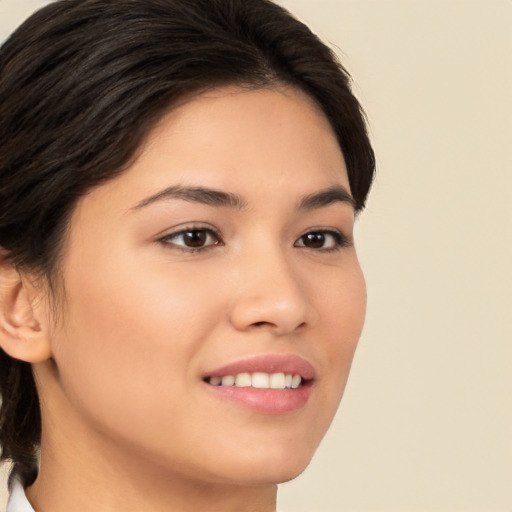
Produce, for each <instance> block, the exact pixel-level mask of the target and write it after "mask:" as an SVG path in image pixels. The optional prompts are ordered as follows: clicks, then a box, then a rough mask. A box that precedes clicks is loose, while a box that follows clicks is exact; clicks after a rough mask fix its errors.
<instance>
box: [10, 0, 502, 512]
mask: <svg viewBox="0 0 512 512" xmlns="http://www.w3.org/2000/svg"><path fill="white" fill-rule="evenodd" d="M42 3H43V2H41V1H36V0H32V1H29V0H0V39H3V38H5V37H6V36H7V34H8V33H9V31H10V30H12V29H13V28H14V26H15V25H16V24H17V23H18V22H19V21H21V20H22V19H23V18H24V17H25V16H26V15H27V14H28V13H29V12H30V11H31V10H33V9H34V8H36V7H37V6H38V5H42ZM281 3H282V4H283V5H285V6H287V7H289V8H290V9H291V10H292V11H293V12H294V13H296V14H297V15H298V16H299V17H300V18H301V19H303V20H304V21H306V22H307V23H308V24H309V25H310V26H312V28H313V29H314V30H315V31H316V32H317V33H318V34H319V35H321V37H323V38H324V39H325V40H327V41H329V42H330V43H331V44H333V45H335V46H336V47H338V49H339V54H340V56H341V58H342V61H343V63H344V64H345V65H346V67H347V68H348V69H349V70H350V72H351V73H352V75H353V76H354V79H355V86H356V91H357V94H358V96H359V97H360V99H361V100H362V102H363V104H364V106H365V108H366V110H367V113H368V115H369V118H370V121H371V130H372V137H373V140H374V144H375V149H376V151H377V155H378V166H379V167H378V171H379V176H378V179H377V182H376V184H375V188H374V190H373V192H372V194H371V198H370V202H369V206H368V209H367V210H366V211H365V212H364V213H363V215H362V217H361V219H360V223H359V227H358V231H359V233H358V244H359V252H360V256H361V260H362V263H363V265H364V268H365V271H366V276H367V281H368V287H369V307H368V320H367V326H366V329H365V332H364V334H363V338H362V340H361V345H360V347H359V350H358V353H357V357H356V360H355V363H354V367H353V371H352V377H351V381H350V383H349V386H348V389H347V392H346V396H345V399H344V403H343V405H342V408H341V410H340V413H339V414H338V417H337V419H336V421H335V423H334V425H333V427H332V429H331V431H330V433H329V434H328V436H327V438H326V440H325V442H324V443H323V445H322V446H321V448H320V449H319V451H318V453H317V456H316V458H315V459H314V461H313V463H312V464H311V466H310V468H309V469H308V470H307V471H306V472H305V473H304V475H303V476H301V477H300V478H299V479H297V480H296V481H294V482H293V483H289V484H286V485H284V486H283V487H282V490H281V499H280V507H281V508H282V509H283V510H286V511H290V512H306V511H307V512H340V511H350V512H363V511H364V512H384V511H390V512H391V511H392V512H420V511H421V512H423V511H425V512H426V511H435V512H458V511H460V512H473V511H474V512H494V511H496V512H498V511H503V512H505V511H506V512H511V511H512V319H511V317H512V263H511V262H512V226H511V224H512V223H511V219H512V192H511V191H512V157H511V146H512V122H511V117H512V101H511V96H510V94H511V91H512V71H511V70H512V66H511V64H512V62H511V57H512V51H511V50H512V35H511V32H512V1H510V0H474V1H471V0H444V1H436V0H357V1H356V0H353V1H349V0H282V2H281Z"/></svg>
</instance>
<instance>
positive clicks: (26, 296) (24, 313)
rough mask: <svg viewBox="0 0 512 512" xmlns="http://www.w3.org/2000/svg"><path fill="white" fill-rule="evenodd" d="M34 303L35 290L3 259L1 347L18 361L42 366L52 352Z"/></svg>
mask: <svg viewBox="0 0 512 512" xmlns="http://www.w3.org/2000/svg"><path fill="white" fill-rule="evenodd" d="M33 303H34V289H33V287H32V286H31V285H30V284H29V282H28V281H27V280H25V279H23V277H22V275H21V274H20V272H19V271H18V270H17V269H16V268H15V267H14V266H13V265H11V264H10V263H8V262H6V261H5V260H4V259H0V347H1V348H2V349H3V350H4V352H5V353H6V354H8V355H9V356H11V357H13V358H14V359H19V360H21V361H26V362H28V363H39V362H42V361H45V360H47V359H49V358H50V356H51V351H50V343H49V339H48V336H47V332H46V330H45V329H44V327H43V326H42V324H41V322H40V321H39V320H38V318H37V315H36V314H35V311H34V307H33Z"/></svg>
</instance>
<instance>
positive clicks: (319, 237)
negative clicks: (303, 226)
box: [302, 231, 325, 249]
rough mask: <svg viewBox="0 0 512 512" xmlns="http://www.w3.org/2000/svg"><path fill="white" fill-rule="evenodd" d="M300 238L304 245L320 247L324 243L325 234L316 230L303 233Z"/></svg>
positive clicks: (312, 247)
mask: <svg viewBox="0 0 512 512" xmlns="http://www.w3.org/2000/svg"><path fill="white" fill-rule="evenodd" d="M302 240H303V243H304V246H305V247H310V248H311V249H320V248H322V247H323V246H324V244H325V235H324V234H323V233H321V232H319V231H317V232H314V233H308V234H307V235H304V236H303V237H302Z"/></svg>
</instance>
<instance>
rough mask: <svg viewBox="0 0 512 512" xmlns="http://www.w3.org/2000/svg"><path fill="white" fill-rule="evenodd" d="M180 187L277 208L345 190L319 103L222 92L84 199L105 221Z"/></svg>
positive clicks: (286, 91) (293, 94) (188, 111)
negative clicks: (321, 192) (206, 189)
mask: <svg viewBox="0 0 512 512" xmlns="http://www.w3.org/2000/svg"><path fill="white" fill-rule="evenodd" d="M173 185H179V186H186V187H209V188H214V189H217V190H224V191H227V192H232V193H234V194H237V195H239V196H241V197H243V198H245V199H246V200H247V203H248V204H249V205H250V204H251V203H252V202H255V203H259V204H261V205H264V204H265V203H266V205H267V206H270V207H272V208H275V207H276V205H278V204H281V205H284V204H288V203H289V204H292V202H293V204H294V205H295V204H296V201H297V198H299V197H302V196H306V195H308V194H311V193H313V192H315V191H317V190H319V189H325V188H327V187H332V186H339V185H341V186H342V187H344V188H345V189H346V190H349V183H348V177H347V171H346V167H345V162H344V159H343V155H342V152H341V150H340V148H339V145H338V142H337V139H336V136H335V134H334V132H333V130H332V128H331V125H330V123H329V121H328V120H327V118H326V117H325V115H324V114H323V112H322V111H321V110H320V108H319V107H318V106H317V104H316V103H315V102H314V101H313V100H312V99H310V98H309V97H308V96H307V95H306V94H304V93H303V92H301V91H298V90H296V89H292V88H277V89H276V88H272V89H268V88H267V89H255V90H254V89H252V90H249V89H240V88H235V87H225V88H221V89H216V90H212V91H209V92H207V93H203V94H201V95H199V96H197V97H195V98H194V99H192V100H190V101H187V102H185V103H183V104H182V105H180V106H178V107H176V108H174V109H172V110H171V111H170V112H169V113H168V114H167V115H165V116H164V117H163V118H162V119H161V120H160V122H159V123H158V124H157V126H156V127H155V128H154V130H153V131H152V132H151V133H150V134H149V136H148V137H147V139H146V141H145V143H144V145H143V147H142V148H141V151H140V153H139V156H138V158H137V160H136V161H135V162H134V163H133V164H132V165H131V167H129V168H128V169H127V170H126V171H125V172H124V173H122V174H121V175H119V176H118V177H116V178H115V179H114V180H112V181H110V182H108V183H106V184H104V185H101V186H100V187H98V188H97V189H95V190H93V191H92V192H91V193H89V194H88V195H87V196H85V197H84V198H83V199H82V200H81V203H79V207H80V206H82V207H83V206H85V205H89V204H92V203H93V202H94V201H95V200H97V202H98V207H99V208H100V209H101V210H102V211H103V214H104V215H105V216H110V215H112V214H113V212H110V213H107V211H106V210H107V209H109V208H111V209H112V208H117V209H118V210H119V212H125V211H127V210H129V209H131V208H133V207H134V206H135V205H137V204H138V203H140V202H141V201H142V200H144V198H145V197H148V196H151V195H154V194H157V193H158V192H159V191H160V190H162V189H163V188H167V187H169V186H173Z"/></svg>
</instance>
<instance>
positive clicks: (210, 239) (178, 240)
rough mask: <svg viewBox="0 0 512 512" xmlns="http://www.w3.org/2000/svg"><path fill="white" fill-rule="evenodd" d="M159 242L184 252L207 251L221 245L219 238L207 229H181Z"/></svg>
mask: <svg viewBox="0 0 512 512" xmlns="http://www.w3.org/2000/svg"><path fill="white" fill-rule="evenodd" d="M159 241H160V242H162V243H164V244H165V245H168V246H171V247H172V246H174V247H176V248H177V249H180V250H184V251H186V250H188V249H190V250H192V251H193V250H201V249H208V248H209V247H212V246H215V245H221V238H220V236H219V235H218V234H217V233H215V231H213V230H212V229H207V228H193V229H182V230H181V231H178V232H176V233H171V234H169V235H165V236H164V237H162V238H161V239H160V240H159Z"/></svg>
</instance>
